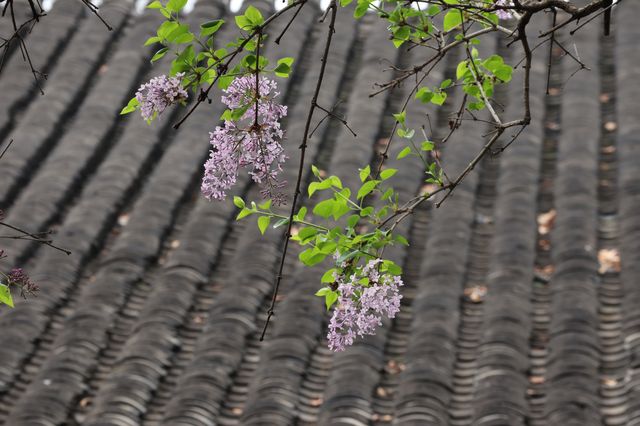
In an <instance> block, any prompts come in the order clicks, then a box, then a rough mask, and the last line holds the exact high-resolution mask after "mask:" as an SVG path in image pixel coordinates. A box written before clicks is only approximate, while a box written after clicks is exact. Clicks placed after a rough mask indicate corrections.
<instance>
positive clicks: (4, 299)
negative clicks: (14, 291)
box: [0, 284, 13, 308]
mask: <svg viewBox="0 0 640 426" xmlns="http://www.w3.org/2000/svg"><path fill="white" fill-rule="evenodd" d="M0 303H4V304H5V305H8V306H10V307H12V308H13V297H12V296H11V290H9V287H8V286H6V285H4V284H0Z"/></svg>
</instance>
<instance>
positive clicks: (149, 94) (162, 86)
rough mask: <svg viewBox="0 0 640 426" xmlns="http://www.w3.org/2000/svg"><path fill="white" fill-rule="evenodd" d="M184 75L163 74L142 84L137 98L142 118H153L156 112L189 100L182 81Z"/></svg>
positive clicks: (158, 112) (159, 112)
mask: <svg viewBox="0 0 640 426" xmlns="http://www.w3.org/2000/svg"><path fill="white" fill-rule="evenodd" d="M182 77H184V73H179V74H176V76H175V77H167V76H166V75H161V76H158V77H154V78H152V79H151V80H149V81H148V82H147V83H144V84H143V85H142V86H140V88H139V89H138V91H137V92H136V99H137V100H138V104H139V105H140V112H141V114H142V118H144V119H145V120H152V119H153V118H154V117H155V115H156V114H161V113H162V111H164V110H165V109H167V107H169V106H170V105H173V104H177V103H179V102H184V101H186V100H187V98H188V96H189V95H188V93H187V91H186V90H185V89H184V88H183V87H182V85H181V83H180V82H181V80H182Z"/></svg>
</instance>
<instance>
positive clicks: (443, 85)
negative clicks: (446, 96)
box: [440, 78, 452, 89]
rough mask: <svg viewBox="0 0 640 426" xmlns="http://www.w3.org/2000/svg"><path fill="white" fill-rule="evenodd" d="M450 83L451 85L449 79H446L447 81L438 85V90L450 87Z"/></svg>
mask: <svg viewBox="0 0 640 426" xmlns="http://www.w3.org/2000/svg"><path fill="white" fill-rule="evenodd" d="M451 83H452V81H451V79H450V78H448V79H446V80H444V81H443V82H442V83H440V88H441V89H446V88H447V87H449V86H451Z"/></svg>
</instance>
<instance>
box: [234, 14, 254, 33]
mask: <svg viewBox="0 0 640 426" xmlns="http://www.w3.org/2000/svg"><path fill="white" fill-rule="evenodd" d="M236 25H237V26H238V28H240V29H241V30H246V31H248V30H250V29H251V28H253V25H252V24H251V21H249V20H248V19H247V18H246V17H244V16H243V15H238V16H236Z"/></svg>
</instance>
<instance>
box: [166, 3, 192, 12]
mask: <svg viewBox="0 0 640 426" xmlns="http://www.w3.org/2000/svg"><path fill="white" fill-rule="evenodd" d="M186 4H187V0H169V3H167V9H169V10H170V11H171V12H175V13H178V12H180V11H181V10H182V8H183V7H184V6H185V5H186Z"/></svg>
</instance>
